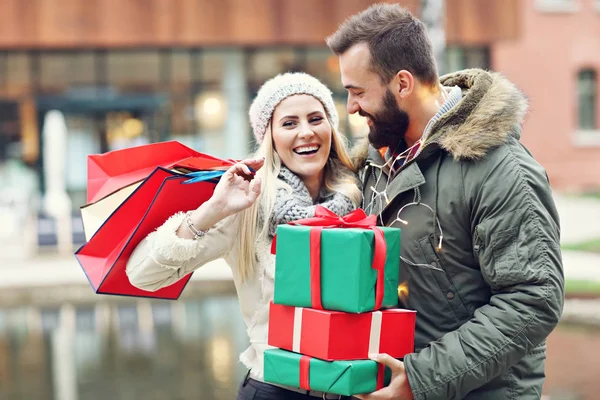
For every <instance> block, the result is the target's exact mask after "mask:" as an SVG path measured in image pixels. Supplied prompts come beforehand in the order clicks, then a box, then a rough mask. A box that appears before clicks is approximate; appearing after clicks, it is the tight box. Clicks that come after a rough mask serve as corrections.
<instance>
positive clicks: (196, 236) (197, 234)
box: [185, 211, 210, 240]
mask: <svg viewBox="0 0 600 400" xmlns="http://www.w3.org/2000/svg"><path fill="white" fill-rule="evenodd" d="M185 223H186V224H187V226H188V228H189V229H190V231H191V232H192V234H193V235H194V240H196V239H199V238H201V237H202V236H204V235H206V232H208V231H209V229H210V228H209V229H206V230H203V231H199V230H198V229H196V227H195V226H194V224H193V223H192V212H191V211H188V212H186V213H185Z"/></svg>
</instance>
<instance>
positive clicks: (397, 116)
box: [358, 89, 410, 151]
mask: <svg viewBox="0 0 600 400" xmlns="http://www.w3.org/2000/svg"><path fill="white" fill-rule="evenodd" d="M358 113H359V114H360V115H362V116H363V117H369V118H371V121H372V125H371V126H370V127H369V128H370V130H369V142H371V144H372V145H373V146H374V147H375V148H377V149H381V148H382V147H389V148H390V149H391V150H392V151H394V150H395V149H396V148H397V147H398V144H399V143H400V141H401V140H402V139H404V135H406V131H407V130H408V125H409V122H410V118H409V116H408V114H407V113H406V111H403V110H400V109H399V108H398V106H397V105H396V100H395V99H394V95H393V94H392V92H390V90H389V89H387V90H386V92H385V96H384V97H383V105H382V108H381V110H380V111H378V112H377V113H376V114H375V115H371V114H369V113H366V112H364V111H363V110H360V111H359V112H358Z"/></svg>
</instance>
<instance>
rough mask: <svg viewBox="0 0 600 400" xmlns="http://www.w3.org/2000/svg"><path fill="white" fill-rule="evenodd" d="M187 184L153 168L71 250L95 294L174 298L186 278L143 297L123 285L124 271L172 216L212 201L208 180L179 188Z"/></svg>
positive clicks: (211, 183) (182, 178) (181, 177)
mask: <svg viewBox="0 0 600 400" xmlns="http://www.w3.org/2000/svg"><path fill="white" fill-rule="evenodd" d="M217 160H218V159H217ZM221 161H222V160H221ZM188 179H189V177H187V176H185V175H183V174H179V173H177V172H174V171H170V170H167V169H165V168H162V167H158V168H155V169H154V171H153V172H152V173H151V174H150V176H148V177H147V178H146V179H144V180H143V182H142V183H141V184H140V185H139V186H138V187H137V188H136V189H135V190H134V191H133V193H131V194H130V195H129V196H128V197H127V199H126V200H125V201H123V203H122V204H121V205H119V206H118V207H117V208H116V209H115V211H114V212H113V213H112V214H111V215H110V216H109V217H108V219H107V220H106V221H105V222H104V223H103V224H102V225H101V226H100V228H99V229H98V230H97V231H96V232H95V233H94V234H93V236H92V237H91V238H90V240H89V241H88V243H86V244H85V245H83V246H82V247H81V248H80V249H79V250H77V252H76V253H75V257H76V258H77V260H78V262H79V264H80V265H81V267H82V269H83V271H84V272H85V274H86V276H87V278H88V280H89V282H90V284H91V285H92V287H93V289H94V291H95V292H96V293H98V294H113V295H123V296H136V297H153V298H162V299H177V298H178V297H179V295H180V294H181V292H182V291H183V288H184V287H185V285H186V284H187V282H188V281H189V279H190V277H191V274H189V275H188V276H186V277H184V278H182V279H181V280H179V281H178V282H175V283H174V284H172V285H170V286H168V287H165V288H162V289H159V290H157V291H155V292H148V291H144V290H141V289H138V288H135V287H134V286H132V285H131V284H130V283H129V279H128V278H127V275H126V273H125V267H126V264H127V260H128V259H129V257H130V256H131V253H132V252H133V250H134V249H135V247H136V246H137V245H138V244H139V243H140V242H141V241H142V240H143V239H144V238H145V237H146V236H147V235H148V234H149V233H150V232H152V231H153V230H154V229H156V228H157V227H159V226H161V225H162V224H163V223H164V222H165V221H166V220H167V218H169V217H170V216H171V215H173V214H175V213H176V212H178V211H187V210H192V209H195V208H197V207H199V206H200V205H201V204H202V203H203V202H205V201H206V200H208V199H209V198H210V197H211V196H212V194H213V191H214V188H215V186H216V184H215V182H214V180H211V181H204V182H195V183H192V184H182V183H183V182H184V181H186V180H188Z"/></svg>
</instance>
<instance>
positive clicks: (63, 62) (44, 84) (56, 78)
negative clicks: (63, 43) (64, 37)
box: [40, 51, 96, 92]
mask: <svg viewBox="0 0 600 400" xmlns="http://www.w3.org/2000/svg"><path fill="white" fill-rule="evenodd" d="M95 67H96V65H95V58H94V53H92V52H91V51H87V52H76V53H42V54H41V55H40V85H41V88H42V90H43V91H46V92H48V91H50V92H51V91H56V90H64V89H66V88H68V87H70V86H75V85H92V84H94V82H95V80H96V79H95V78H96V70H95Z"/></svg>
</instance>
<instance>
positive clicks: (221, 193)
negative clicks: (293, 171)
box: [208, 158, 265, 218]
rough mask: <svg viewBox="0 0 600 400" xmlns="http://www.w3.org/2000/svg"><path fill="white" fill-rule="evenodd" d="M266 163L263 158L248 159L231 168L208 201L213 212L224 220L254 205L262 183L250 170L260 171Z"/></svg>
mask: <svg viewBox="0 0 600 400" xmlns="http://www.w3.org/2000/svg"><path fill="white" fill-rule="evenodd" d="M264 163H265V160H264V159H262V158H260V159H256V160H254V159H248V160H243V161H241V162H239V163H237V164H235V165H234V166H232V167H231V168H229V169H228V170H227V171H226V172H225V174H224V175H223V176H222V177H221V180H220V182H219V183H218V184H217V187H216V188H215V192H214V193H213V195H212V197H211V198H210V200H209V201H208V203H209V204H210V206H211V208H212V209H213V211H214V212H215V213H216V214H218V215H220V216H221V217H222V218H224V217H227V216H229V215H233V214H236V213H238V212H240V211H242V210H245V209H246V208H248V207H250V206H251V205H252V204H254V202H255V201H256V199H258V196H259V195H260V190H261V181H260V178H257V177H254V174H253V173H252V171H251V170H250V168H252V169H253V170H254V171H258V170H259V169H260V168H261V167H262V166H263V165H264Z"/></svg>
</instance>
